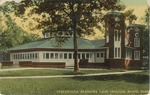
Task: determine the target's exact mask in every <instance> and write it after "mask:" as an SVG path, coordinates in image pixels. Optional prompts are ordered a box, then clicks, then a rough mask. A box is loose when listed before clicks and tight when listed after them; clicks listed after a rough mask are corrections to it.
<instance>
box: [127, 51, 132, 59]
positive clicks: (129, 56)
mask: <svg viewBox="0 0 150 95" xmlns="http://www.w3.org/2000/svg"><path fill="white" fill-rule="evenodd" d="M126 58H127V59H132V50H131V49H126Z"/></svg>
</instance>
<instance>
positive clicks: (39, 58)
mask: <svg viewBox="0 0 150 95" xmlns="http://www.w3.org/2000/svg"><path fill="white" fill-rule="evenodd" d="M78 54H79V55H78V58H79V59H78V61H80V59H88V61H89V62H97V63H104V62H105V51H98V52H89V51H88V52H87V51H85V52H78ZM10 61H13V63H14V64H19V62H21V61H32V62H63V63H66V66H74V59H73V52H71V51H64V52H63V51H35V52H16V53H15V52H13V53H11V60H10Z"/></svg>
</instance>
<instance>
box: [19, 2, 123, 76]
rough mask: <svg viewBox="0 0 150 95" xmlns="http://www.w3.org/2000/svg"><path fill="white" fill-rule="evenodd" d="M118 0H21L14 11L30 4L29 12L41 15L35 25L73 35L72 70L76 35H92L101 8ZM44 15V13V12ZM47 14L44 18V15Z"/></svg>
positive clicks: (100, 20)
mask: <svg viewBox="0 0 150 95" xmlns="http://www.w3.org/2000/svg"><path fill="white" fill-rule="evenodd" d="M117 1H118V0H23V1H22V2H21V3H20V5H19V7H18V10H17V12H16V14H17V15H18V14H20V15H21V16H22V14H24V12H25V11H26V9H27V7H31V6H32V8H33V9H32V10H31V12H30V13H31V14H29V16H31V15H32V14H40V15H42V18H41V19H40V20H39V19H36V18H33V19H35V21H37V22H39V25H38V26H37V28H43V29H47V30H49V32H51V33H52V34H53V35H57V34H60V35H62V34H63V35H73V37H74V64H75V65H74V72H75V73H78V72H79V64H78V61H77V60H78V56H77V55H78V50H77V49H78V48H77V36H80V37H83V36H85V35H94V33H95V32H94V27H95V28H97V29H99V30H100V29H101V26H100V23H101V22H102V17H103V11H107V10H110V9H112V8H114V7H115V8H117V9H118V10H121V9H123V8H124V6H123V5H120V4H116V3H118V2H117ZM47 15H48V16H47ZM46 17H47V19H45V18H46Z"/></svg>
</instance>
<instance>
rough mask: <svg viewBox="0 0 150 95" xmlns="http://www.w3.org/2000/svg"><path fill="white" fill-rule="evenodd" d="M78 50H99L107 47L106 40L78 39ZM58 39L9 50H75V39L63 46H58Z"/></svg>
mask: <svg viewBox="0 0 150 95" xmlns="http://www.w3.org/2000/svg"><path fill="white" fill-rule="evenodd" d="M77 41H78V49H99V48H100V47H102V46H104V45H105V40H104V39H100V40H88V39H84V38H78V40H77ZM57 43H58V42H56V38H48V39H42V40H39V41H35V42H30V43H27V44H23V45H20V46H17V47H14V48H10V49H8V51H14V50H27V49H36V48H42V49H73V38H72V37H71V38H67V40H66V41H65V42H64V43H62V45H59V46H56V44H57Z"/></svg>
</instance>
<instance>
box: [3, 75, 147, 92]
mask: <svg viewBox="0 0 150 95" xmlns="http://www.w3.org/2000/svg"><path fill="white" fill-rule="evenodd" d="M148 82H149V76H148V72H142V73H133V74H124V75H105V76H96V77H75V78H50V79H7V80H0V92H1V93H2V94H4V95H109V94H110V93H111V94H112V95H116V94H117V95H131V94H132V95H142V94H143V95H144V94H145V93H148V90H149V83H148Z"/></svg>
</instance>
